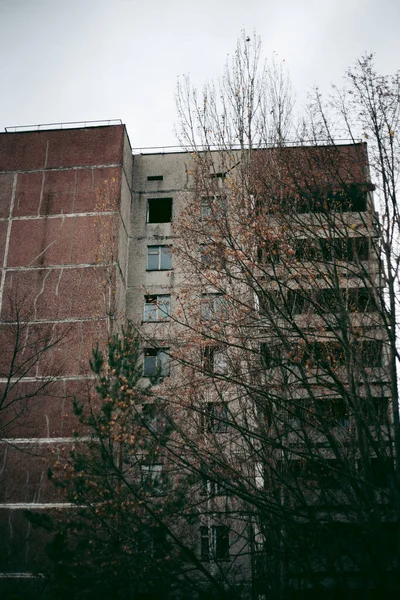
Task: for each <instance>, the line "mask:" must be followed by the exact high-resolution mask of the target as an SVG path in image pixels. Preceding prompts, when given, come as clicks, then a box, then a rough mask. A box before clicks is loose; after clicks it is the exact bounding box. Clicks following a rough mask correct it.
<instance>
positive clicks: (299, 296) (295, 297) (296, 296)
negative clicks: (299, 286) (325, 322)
mask: <svg viewBox="0 0 400 600" xmlns="http://www.w3.org/2000/svg"><path fill="white" fill-rule="evenodd" d="M304 292H305V293H306V294H307V290H303V291H301V292H300V291H298V290H289V291H288V296H287V304H288V310H289V313H290V314H291V315H300V314H301V313H304V312H307V310H308V309H309V307H310V296H309V295H308V297H307V295H304ZM309 292H311V290H309Z"/></svg>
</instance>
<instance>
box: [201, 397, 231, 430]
mask: <svg viewBox="0 0 400 600" xmlns="http://www.w3.org/2000/svg"><path fill="white" fill-rule="evenodd" d="M201 416H202V429H203V430H204V431H206V432H208V433H227V431H228V429H229V424H228V405H227V404H226V402H207V404H206V406H205V411H204V413H202V415H201Z"/></svg>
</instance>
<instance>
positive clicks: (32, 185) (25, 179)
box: [13, 172, 43, 217]
mask: <svg viewBox="0 0 400 600" xmlns="http://www.w3.org/2000/svg"><path fill="white" fill-rule="evenodd" d="M42 186H43V173H42V172H36V173H19V174H18V178H17V187H16V191H15V203H14V210H13V216H14V217H15V216H16V217H26V216H34V215H37V214H39V206H40V199H41V194H42Z"/></svg>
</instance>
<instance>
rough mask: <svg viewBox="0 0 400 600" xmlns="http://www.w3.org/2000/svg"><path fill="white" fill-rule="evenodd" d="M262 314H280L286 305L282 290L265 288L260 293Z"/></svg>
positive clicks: (259, 301)
mask: <svg viewBox="0 0 400 600" xmlns="http://www.w3.org/2000/svg"><path fill="white" fill-rule="evenodd" d="M258 303H259V311H260V316H262V317H269V318H272V316H273V315H276V314H279V313H280V312H281V311H282V308H283V305H284V294H283V292H282V291H281V290H276V289H268V288H267V289H264V290H263V291H262V292H261V291H260V292H259V293H258Z"/></svg>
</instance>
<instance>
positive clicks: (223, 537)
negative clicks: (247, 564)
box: [200, 525, 229, 561]
mask: <svg viewBox="0 0 400 600" xmlns="http://www.w3.org/2000/svg"><path fill="white" fill-rule="evenodd" d="M200 558H201V560H206V561H208V560H210V558H213V559H214V560H226V559H228V558H229V527H227V526H226V525H213V526H212V527H211V540H210V528H209V527H207V526H203V527H200Z"/></svg>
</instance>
